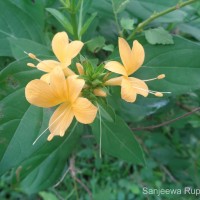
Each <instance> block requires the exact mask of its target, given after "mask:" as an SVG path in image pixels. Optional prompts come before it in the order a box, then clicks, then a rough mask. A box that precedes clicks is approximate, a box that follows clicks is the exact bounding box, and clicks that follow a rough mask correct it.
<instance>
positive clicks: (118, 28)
mask: <svg viewBox="0 0 200 200" xmlns="http://www.w3.org/2000/svg"><path fill="white" fill-rule="evenodd" d="M113 1H114V0H111V2H112V9H113V14H114V18H115V23H116V26H117V32H118V34H119V36H121V37H122V31H121V29H120V25H119V22H118V18H117V13H116V12H115V9H114V2H113Z"/></svg>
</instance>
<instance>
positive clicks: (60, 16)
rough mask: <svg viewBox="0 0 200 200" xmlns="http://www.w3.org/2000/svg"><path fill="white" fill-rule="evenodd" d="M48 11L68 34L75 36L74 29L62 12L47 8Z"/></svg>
mask: <svg viewBox="0 0 200 200" xmlns="http://www.w3.org/2000/svg"><path fill="white" fill-rule="evenodd" d="M46 10H47V11H48V12H49V13H51V15H53V16H54V17H55V18H56V19H57V20H58V21H59V22H60V24H61V25H62V26H63V27H64V28H65V30H66V31H67V32H68V33H70V34H72V35H73V28H72V25H71V24H70V22H69V20H68V19H67V17H65V16H64V15H63V14H62V13H61V12H60V11H58V10H56V9H54V8H46Z"/></svg>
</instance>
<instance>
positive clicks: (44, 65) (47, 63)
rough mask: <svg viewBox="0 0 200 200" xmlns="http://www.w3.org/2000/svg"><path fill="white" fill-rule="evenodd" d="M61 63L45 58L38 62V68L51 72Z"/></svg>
mask: <svg viewBox="0 0 200 200" xmlns="http://www.w3.org/2000/svg"><path fill="white" fill-rule="evenodd" d="M59 65H60V63H59V62H57V61H55V60H43V61H41V62H40V63H38V64H37V66H36V67H37V68H38V69H39V70H41V71H43V72H51V71H52V70H53V69H55V67H57V66H59Z"/></svg>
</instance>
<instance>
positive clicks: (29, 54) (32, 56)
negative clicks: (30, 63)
mask: <svg viewBox="0 0 200 200" xmlns="http://www.w3.org/2000/svg"><path fill="white" fill-rule="evenodd" d="M28 56H29V57H30V58H32V59H34V60H36V59H37V57H36V55H35V54H33V53H28Z"/></svg>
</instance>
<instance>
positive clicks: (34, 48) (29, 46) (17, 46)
mask: <svg viewBox="0 0 200 200" xmlns="http://www.w3.org/2000/svg"><path fill="white" fill-rule="evenodd" d="M8 40H9V42H10V47H11V51H12V55H13V57H14V58H15V59H21V58H24V57H27V55H26V54H25V53H24V51H26V52H28V53H30V52H31V53H33V54H35V55H40V56H41V55H45V56H47V55H49V56H52V55H53V54H52V51H51V50H50V49H49V48H48V47H46V46H44V45H41V44H40V43H37V42H34V41H31V40H28V39H20V38H18V39H16V38H9V39H8Z"/></svg>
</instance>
